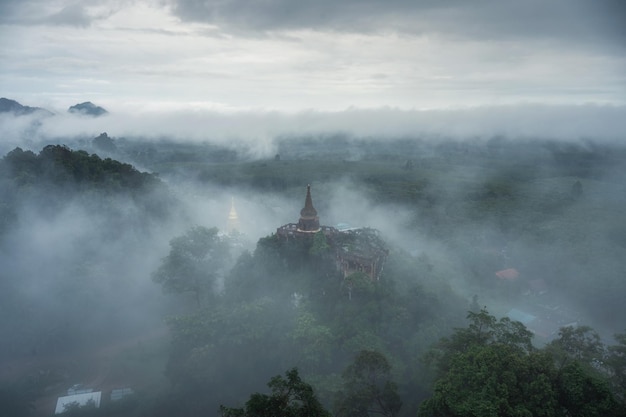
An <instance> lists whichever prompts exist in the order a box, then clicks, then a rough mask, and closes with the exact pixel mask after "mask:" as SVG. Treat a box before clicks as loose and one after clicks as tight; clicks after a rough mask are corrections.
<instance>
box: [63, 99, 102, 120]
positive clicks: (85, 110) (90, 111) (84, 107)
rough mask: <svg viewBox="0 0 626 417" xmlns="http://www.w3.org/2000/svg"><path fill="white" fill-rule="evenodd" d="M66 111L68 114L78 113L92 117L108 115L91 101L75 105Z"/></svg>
mask: <svg viewBox="0 0 626 417" xmlns="http://www.w3.org/2000/svg"><path fill="white" fill-rule="evenodd" d="M67 111H68V112H70V113H80V114H85V115H88V116H93V117H98V116H102V115H104V114H107V113H108V111H106V110H105V109H104V108H103V107H100V106H96V105H95V104H93V103H92V102H91V101H85V102H84V103H79V104H75V105H73V106H71V107H70V108H69V109H67Z"/></svg>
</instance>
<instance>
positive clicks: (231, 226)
mask: <svg viewBox="0 0 626 417" xmlns="http://www.w3.org/2000/svg"><path fill="white" fill-rule="evenodd" d="M226 228H227V229H228V233H229V234H233V233H237V232H239V216H237V210H235V198H234V197H231V199H230V212H229V213H228V224H227V226H226Z"/></svg>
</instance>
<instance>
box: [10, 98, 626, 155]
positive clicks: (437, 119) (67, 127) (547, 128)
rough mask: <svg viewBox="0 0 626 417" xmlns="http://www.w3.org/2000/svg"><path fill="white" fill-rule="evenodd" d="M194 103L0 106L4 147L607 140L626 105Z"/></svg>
mask: <svg viewBox="0 0 626 417" xmlns="http://www.w3.org/2000/svg"><path fill="white" fill-rule="evenodd" d="M212 107H213V106H212V105H211V104H210V103H197V105H195V106H187V107H186V108H180V106H172V105H171V104H168V103H164V104H163V105H158V104H155V105H152V106H137V105H133V104H132V103H131V104H124V103H122V104H121V105H120V104H117V105H116V107H109V108H108V109H109V111H110V114H108V115H106V116H103V117H98V118H93V117H89V116H80V115H75V114H69V113H67V112H65V111H64V110H63V109H61V108H58V109H57V108H55V109H52V110H53V111H54V112H55V115H54V116H52V117H43V118H42V117H40V116H39V115H37V114H33V115H30V116H19V117H13V116H12V115H10V114H8V113H5V114H0V134H1V135H2V137H3V138H4V140H3V142H2V148H3V150H4V151H5V152H6V151H8V150H10V149H12V148H13V147H15V146H23V145H22V144H24V143H26V144H31V146H32V145H34V144H35V143H37V142H50V141H59V140H60V141H63V140H67V139H68V138H75V137H86V138H92V137H95V136H97V135H98V134H100V133H102V132H107V133H108V134H109V135H110V136H112V137H117V138H120V137H131V138H144V139H146V140H156V139H164V138H166V139H168V140H176V141H183V142H186V141H194V142H203V141H206V142H210V143H213V144H217V145H222V146H227V147H233V148H236V149H239V150H240V151H241V152H247V153H248V154H249V155H250V156H252V157H255V158H263V157H270V156H273V155H274V154H275V152H276V143H275V142H276V139H277V138H289V137H293V136H298V137H300V136H306V135H314V136H318V135H335V134H337V133H340V134H343V135H347V136H349V137H355V138H369V139H374V140H390V139H395V138H404V137H410V138H426V139H434V140H440V139H442V138H445V139H454V140H462V141H464V140H472V141H477V140H481V139H485V138H486V139H489V138H492V137H494V136H504V137H507V138H521V139H532V138H542V139H555V140H565V141H571V140H578V139H588V138H593V139H594V140H600V141H606V140H611V141H612V140H617V139H619V138H621V135H622V133H623V132H624V130H625V128H626V107H623V106H611V105H606V106H602V105H597V104H589V105H578V106H571V105H570V106H564V105H546V104H532V103H529V104H522V105H510V106H493V107H489V106H485V107H475V108H458V109H450V110H440V109H439V110H436V109H433V110H427V109H426V110H401V109H394V108H372V109H367V108H349V109H346V110H343V111H337V112H321V111H316V110H310V111H296V112H293V113H287V112H278V111H268V110H256V109H237V108H231V109H225V108H217V109H216V108H212Z"/></svg>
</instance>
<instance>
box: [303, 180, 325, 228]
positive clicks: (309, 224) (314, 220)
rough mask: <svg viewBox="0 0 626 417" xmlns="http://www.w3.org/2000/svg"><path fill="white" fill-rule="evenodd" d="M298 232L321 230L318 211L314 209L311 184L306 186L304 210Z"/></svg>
mask: <svg viewBox="0 0 626 417" xmlns="http://www.w3.org/2000/svg"><path fill="white" fill-rule="evenodd" d="M298 230H299V231H301V232H317V231H319V230H320V220H319V217H317V210H315V207H313V199H312V198H311V184H309V185H307V186H306V198H305V199H304V208H302V210H300V221H298Z"/></svg>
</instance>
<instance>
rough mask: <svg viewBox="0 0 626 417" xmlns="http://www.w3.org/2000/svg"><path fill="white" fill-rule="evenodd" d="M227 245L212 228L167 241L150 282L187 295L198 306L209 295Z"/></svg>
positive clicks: (226, 250)
mask: <svg viewBox="0 0 626 417" xmlns="http://www.w3.org/2000/svg"><path fill="white" fill-rule="evenodd" d="M228 254H229V250H228V244H227V243H226V242H225V241H224V240H223V239H222V238H221V237H220V236H219V235H218V230H217V229H216V228H211V229H207V228H206V227H202V226H198V227H194V228H192V229H191V230H189V231H188V232H187V233H185V234H184V235H183V236H179V237H176V238H174V239H172V240H171V241H170V253H169V254H168V255H167V256H166V257H165V258H163V260H162V262H161V266H159V269H157V270H156V271H155V272H154V274H153V276H152V279H153V280H154V281H155V282H158V283H159V284H162V285H163V289H164V290H165V291H167V292H172V293H184V292H191V293H193V294H194V296H195V299H196V302H197V304H198V306H200V304H201V300H202V297H203V296H206V295H209V294H212V293H213V291H214V290H215V286H216V283H217V279H218V277H219V276H220V274H221V273H222V268H223V267H224V266H225V262H226V260H227V258H228Z"/></svg>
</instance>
